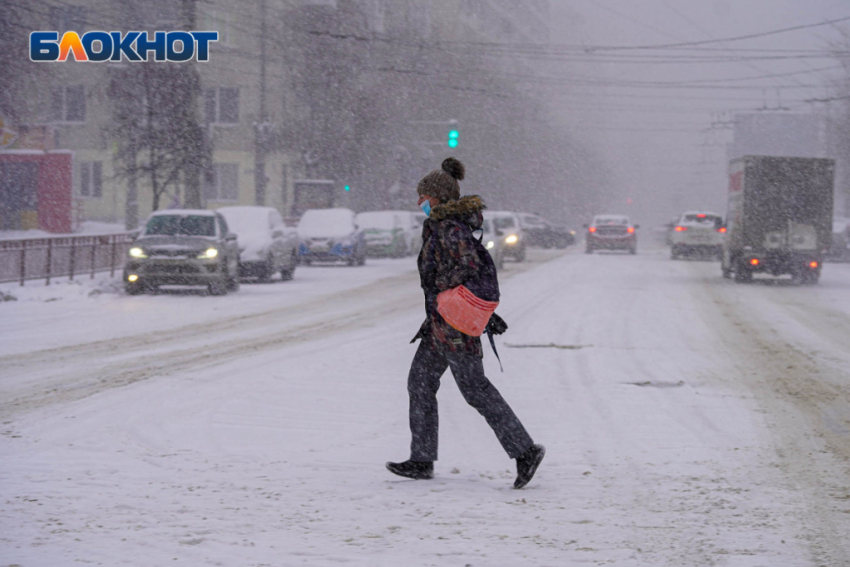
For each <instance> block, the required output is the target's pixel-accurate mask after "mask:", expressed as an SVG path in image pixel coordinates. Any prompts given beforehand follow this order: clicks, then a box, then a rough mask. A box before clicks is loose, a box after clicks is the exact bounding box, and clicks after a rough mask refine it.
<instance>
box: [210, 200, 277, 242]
mask: <svg viewBox="0 0 850 567" xmlns="http://www.w3.org/2000/svg"><path fill="white" fill-rule="evenodd" d="M219 212H220V213H221V214H222V215H224V218H225V220H227V225H228V227H229V228H230V230H231V231H232V232H235V233H236V234H238V235H239V237H240V238H242V237H243V236H247V235H249V234H260V235H265V234H268V233H269V228H270V224H271V223H270V222H269V211H268V210H267V209H262V208H259V207H230V208H224V209H219Z"/></svg>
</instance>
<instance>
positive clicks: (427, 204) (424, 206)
mask: <svg viewBox="0 0 850 567" xmlns="http://www.w3.org/2000/svg"><path fill="white" fill-rule="evenodd" d="M419 206H420V207H422V210H423V211H425V214H426V215H428V216H429V217H430V216H431V201H422V204H421V205H419Z"/></svg>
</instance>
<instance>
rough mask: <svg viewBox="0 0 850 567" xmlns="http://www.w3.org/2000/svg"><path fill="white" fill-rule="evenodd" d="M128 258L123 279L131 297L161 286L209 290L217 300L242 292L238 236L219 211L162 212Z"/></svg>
mask: <svg viewBox="0 0 850 567" xmlns="http://www.w3.org/2000/svg"><path fill="white" fill-rule="evenodd" d="M128 253H129V257H128V258H127V262H126V264H125V265H124V274H123V278H124V286H125V290H126V292H127V293H128V294H130V295H136V294H140V293H144V292H145V291H148V290H154V289H156V288H158V287H159V286H160V285H196V286H206V287H207V288H208V289H209V292H210V294H212V295H226V294H227V292H229V291H237V290H238V289H239V247H238V245H237V241H236V235H235V234H233V233H232V232H230V231H229V229H228V225H227V221H226V220H225V218H224V216H223V215H222V214H221V213H219V212H218V211H207V210H193V209H172V210H163V211H156V212H154V213H153V214H151V215H150V216H149V217H148V219H147V220H146V221H145V226H144V228H142V230H141V232H140V233H139V235H138V237H137V238H136V240H135V241H134V242H133V245H132V246H131V248H130V250H129V252H128Z"/></svg>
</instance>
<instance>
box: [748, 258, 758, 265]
mask: <svg viewBox="0 0 850 567" xmlns="http://www.w3.org/2000/svg"><path fill="white" fill-rule="evenodd" d="M750 264H752V265H753V266H758V265H759V259H758V258H753V259H752V260H750Z"/></svg>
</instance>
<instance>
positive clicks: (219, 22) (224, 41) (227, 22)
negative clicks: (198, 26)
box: [202, 8, 236, 47]
mask: <svg viewBox="0 0 850 567" xmlns="http://www.w3.org/2000/svg"><path fill="white" fill-rule="evenodd" d="M203 22H204V27H203V28H202V29H204V30H207V31H217V32H218V41H217V42H216V45H224V46H226V47H234V46H235V45H236V42H235V41H234V39H235V34H234V25H233V23H234V22H233V15H232V14H231V13H230V12H228V11H226V10H222V9H221V8H212V9H210V10H209V11H208V12H206V13H205V14H204V17H203Z"/></svg>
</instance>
